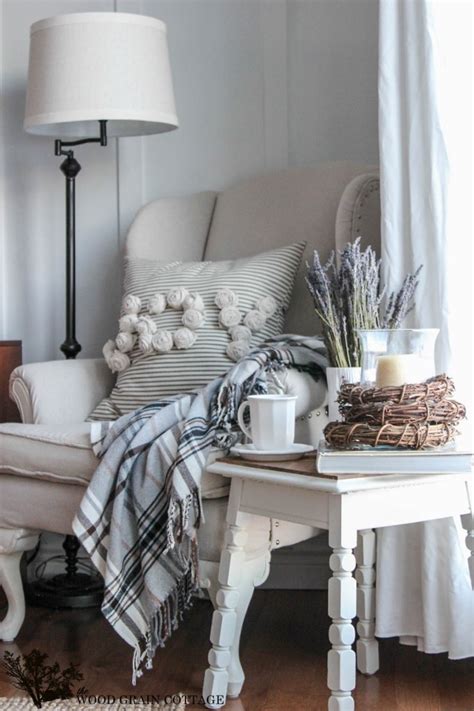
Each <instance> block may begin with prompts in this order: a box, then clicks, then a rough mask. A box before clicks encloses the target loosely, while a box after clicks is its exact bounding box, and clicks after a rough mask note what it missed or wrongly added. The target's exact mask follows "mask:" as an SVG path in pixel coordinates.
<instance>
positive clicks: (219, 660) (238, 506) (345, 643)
mask: <svg viewBox="0 0 474 711" xmlns="http://www.w3.org/2000/svg"><path fill="white" fill-rule="evenodd" d="M209 471H211V472H213V473H215V474H222V475H223V476H227V477H231V478H232V484H231V491H230V498H229V505H228V509H227V532H226V537H225V546H224V549H223V551H222V555H221V561H220V567H219V584H220V589H219V592H218V595H217V602H218V608H217V609H216V610H215V612H214V614H213V618H212V627H211V643H212V649H211V650H210V652H209V668H208V669H207V670H206V673H205V677H204V689H203V696H204V698H205V699H206V698H208V699H210V702H209V704H208V706H207V707H208V708H211V709H217V708H221V707H222V706H223V705H224V704H225V700H226V696H227V684H228V673H227V668H228V665H229V662H230V649H231V646H232V644H233V641H234V633H235V622H236V615H235V608H236V603H237V599H238V590H237V588H238V583H239V579H240V567H241V563H242V558H243V556H244V552H243V545H244V543H245V540H246V531H245V525H244V521H245V517H244V516H243V515H242V514H244V513H252V514H257V515H261V516H266V517H271V518H273V519H283V520H286V521H293V522H295V523H301V524H307V525H310V526H315V527H318V528H324V529H327V530H328V531H329V545H330V546H331V548H332V555H331V557H330V561H329V564H330V568H331V570H332V577H331V578H330V580H329V587H328V613H329V617H331V619H332V623H331V625H330V627H329V640H330V642H331V645H332V647H331V649H330V650H329V652H328V660H327V666H328V687H329V689H330V697H329V701H328V709H329V711H353V709H354V708H355V706H354V699H353V698H352V690H353V689H354V688H355V684H356V654H355V652H354V650H353V649H352V644H353V642H354V640H355V629H354V626H353V624H352V620H353V618H354V617H355V616H356V614H357V616H358V618H359V622H358V625H357V632H358V634H359V639H358V641H357V645H356V649H357V668H358V670H359V671H360V672H362V673H365V674H373V673H375V672H376V671H377V669H378V666H379V661H378V642H377V640H376V639H375V636H374V631H375V588H374V584H375V569H374V564H375V532H374V530H373V529H374V528H381V527H383V526H396V525H400V524H406V523H416V522H421V521H430V520H432V519H438V518H445V517H447V516H459V515H460V516H462V522H463V526H464V528H465V529H466V530H467V531H468V534H467V538H466V543H467V546H468V548H469V550H470V552H471V557H470V559H469V566H470V571H471V579H472V580H473V585H474V515H473V501H474V499H473V475H472V473H471V472H466V473H462V474H459V473H456V474H428V475H427V474H419V475H378V476H376V475H372V476H370V475H369V476H367V475H365V476H354V477H352V476H349V475H347V474H346V475H340V476H337V475H336V476H335V477H333V478H330V477H326V476H324V477H323V476H318V475H317V474H316V472H315V463H314V457H311V458H307V459H305V460H300V461H295V462H285V463H284V464H283V463H281V464H275V463H267V464H265V465H260V464H259V465H256V464H254V463H251V462H244V461H242V460H238V459H235V458H228V459H222V460H218V461H216V462H215V463H214V464H212V465H211V466H210V467H209ZM356 546H357V552H356V555H354V553H353V551H354V549H355V548H356ZM356 565H357V570H356V573H355V578H354V577H353V571H354V569H355V568H356ZM242 684H243V679H242ZM232 688H233V691H234V695H235V688H236V685H235V682H234V683H233V686H232Z"/></svg>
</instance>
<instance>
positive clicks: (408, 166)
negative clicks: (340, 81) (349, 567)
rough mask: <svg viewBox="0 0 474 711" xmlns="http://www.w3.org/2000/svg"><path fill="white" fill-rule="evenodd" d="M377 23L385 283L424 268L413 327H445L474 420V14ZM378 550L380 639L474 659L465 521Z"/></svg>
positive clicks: (383, 6)
mask: <svg viewBox="0 0 474 711" xmlns="http://www.w3.org/2000/svg"><path fill="white" fill-rule="evenodd" d="M379 13H380V15H379V147H380V166H381V186H382V258H383V262H384V276H385V280H386V282H387V284H388V286H389V288H396V287H397V286H399V285H400V283H401V281H402V279H403V277H404V275H405V274H406V272H408V271H414V270H415V269H416V267H417V266H418V265H419V264H423V265H424V268H423V272H422V279H421V283H420V287H419V291H418V294H417V299H416V301H417V305H416V309H415V311H414V313H413V315H412V323H413V325H415V326H418V327H423V326H424V327H438V328H440V336H439V338H438V344H437V367H438V371H439V372H443V371H444V372H447V373H448V374H450V375H452V377H453V378H454V379H455V382H456V385H457V396H458V398H459V399H460V400H462V401H463V402H465V403H466V405H467V407H468V412H470V413H471V420H473V421H474V414H473V413H472V404H473V403H474V399H473V397H472V387H473V380H472V370H473V348H472V338H473V291H472V281H473V261H472V255H473V250H472V241H473V231H472V227H473V219H472V216H473V213H472V203H473V194H472V190H473V186H472V121H473V115H472V88H473V87H472V80H473V72H472V4H471V1H470V0H457V1H456V0H450V1H447V0H380V4H379ZM470 427H472V425H471V426H470ZM470 434H471V433H470V431H469V429H467V430H466V431H465V437H464V440H463V445H464V446H470V444H471V442H472V440H471V437H470ZM378 541H379V545H378V564H377V567H378V576H377V579H378V584H377V634H378V635H379V636H381V637H388V636H397V635H398V636H400V638H401V641H403V642H407V643H412V644H416V645H417V646H418V648H419V649H420V650H422V651H426V652H446V651H447V652H448V653H449V656H450V657H451V658H461V657H469V656H474V593H473V592H472V588H471V581H470V578H469V572H468V567H467V560H466V556H467V549H466V548H465V546H464V534H463V532H462V531H461V528H460V522H459V521H458V520H454V519H443V520H441V521H434V522H430V523H425V524H415V525H411V526H401V527H391V528H385V529H380V530H379V532H378Z"/></svg>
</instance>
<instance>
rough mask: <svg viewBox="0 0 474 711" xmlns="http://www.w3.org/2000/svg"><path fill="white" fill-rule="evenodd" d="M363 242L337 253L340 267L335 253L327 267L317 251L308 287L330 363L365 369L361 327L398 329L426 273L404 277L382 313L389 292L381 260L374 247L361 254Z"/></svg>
mask: <svg viewBox="0 0 474 711" xmlns="http://www.w3.org/2000/svg"><path fill="white" fill-rule="evenodd" d="M360 242H361V238H360V237H358V238H357V239H356V240H355V242H353V243H349V244H347V245H346V246H345V247H344V249H343V250H342V251H340V252H338V254H339V260H338V261H339V264H337V263H336V253H335V252H332V253H331V256H330V258H329V260H328V261H327V262H326V264H325V265H324V266H322V265H321V261H320V258H319V254H318V253H317V251H315V252H314V255H313V263H312V264H311V265H310V264H307V268H308V273H307V276H306V283H307V285H308V288H309V291H310V293H311V295H312V297H313V301H314V308H315V311H316V314H317V315H318V317H319V319H320V320H321V323H322V330H323V338H324V342H325V344H326V349H327V352H328V358H329V362H330V363H331V365H332V366H335V367H340V368H348V367H354V366H359V365H360V361H361V355H360V344H359V339H358V336H357V330H358V329H360V328H397V327H398V326H399V324H400V323H401V322H402V320H403V319H404V318H405V316H406V315H407V313H409V311H411V310H412V308H413V306H414V304H413V297H414V294H415V291H416V288H417V286H418V278H417V277H418V275H419V273H420V269H421V267H420V268H419V269H417V271H416V272H415V274H413V275H412V274H408V275H407V276H406V277H405V280H404V282H403V284H402V287H401V289H400V290H399V291H398V292H396V293H395V292H393V293H392V294H391V295H390V297H389V299H388V304H387V308H386V310H385V313H384V314H382V306H381V304H382V300H383V298H384V294H385V290H384V289H382V287H381V277H380V269H381V260H378V259H377V257H376V254H375V251H374V250H373V249H372V247H367V249H365V250H362V249H361V246H360Z"/></svg>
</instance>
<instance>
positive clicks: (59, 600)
mask: <svg viewBox="0 0 474 711" xmlns="http://www.w3.org/2000/svg"><path fill="white" fill-rule="evenodd" d="M103 596H104V583H103V580H102V578H101V577H100V576H99V575H85V574H83V573H77V574H76V575H73V576H69V575H67V574H64V575H54V576H53V577H52V578H46V579H44V580H37V581H35V582H34V583H31V584H29V585H27V587H26V599H27V600H28V602H29V603H30V604H31V605H39V606H40V607H50V608H56V609H57V608H62V607H66V608H76V609H77V608H85V607H100V605H101V604H102V599H103Z"/></svg>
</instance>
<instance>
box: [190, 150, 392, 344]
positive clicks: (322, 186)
mask: <svg viewBox="0 0 474 711" xmlns="http://www.w3.org/2000/svg"><path fill="white" fill-rule="evenodd" d="M368 173H369V175H367V174H368ZM357 176H361V179H360V180H359V181H356V182H357V186H355V187H353V188H352V189H351V191H350V192H349V194H348V195H347V197H346V201H345V208H346V209H345V211H344V215H345V217H346V219H343V217H342V216H341V222H340V229H339V234H338V235H336V234H335V225H336V215H337V213H338V208H339V205H340V201H341V198H342V196H343V194H344V193H345V189H346V187H347V186H348V185H349V184H350V183H351V181H352V180H353V179H354V178H356V177H357ZM371 181H372V182H371ZM366 184H370V185H372V187H373V186H375V185H376V186H377V191H375V190H373V191H372V192H369V195H368V196H367V198H366V199H365V198H364V196H365V194H366V192H367V190H366V189H365V186H366ZM369 197H370V199H369ZM348 203H350V204H348ZM352 208H354V210H355V211H356V212H355V213H354V210H352ZM347 212H349V213H350V218H349V217H347ZM367 214H368V217H366V215H367ZM359 216H360V220H359V221H358V219H357V218H358V217H359ZM350 220H352V222H351V221H350ZM348 221H349V222H350V224H349V225H348ZM358 225H360V228H361V229H362V228H363V229H364V230H365V231H366V232H367V234H366V235H364V237H365V240H364V241H365V242H366V243H371V244H372V246H373V247H374V248H375V249H376V250H378V245H379V242H380V236H379V234H380V209H379V207H378V177H377V175H376V170H374V169H371V168H368V167H367V166H362V165H357V164H354V163H349V162H335V163H323V164H320V165H319V166H316V167H305V168H294V169H288V170H282V171H279V172H273V173H268V174H266V175H261V176H258V177H254V178H250V179H248V180H244V181H242V182H240V183H238V184H237V185H235V186H234V187H231V188H229V189H228V190H225V191H224V192H222V193H220V194H219V195H218V197H217V201H216V206H215V210H214V215H213V219H212V224H211V228H210V232H209V237H208V240H207V244H206V249H205V253H204V258H205V259H211V260H216V259H235V258H237V257H245V256H249V255H251V254H256V253H257V252H260V251H263V250H269V249H274V248H275V247H281V246H282V245H285V244H289V243H290V242H299V241H303V240H304V241H306V243H307V244H306V250H305V253H304V255H303V259H302V263H301V266H300V269H299V273H298V276H297V279H296V283H295V288H294V290H293V297H292V300H291V305H290V309H289V311H288V314H287V318H286V323H285V329H286V331H287V332H290V333H303V334H312V333H315V332H316V330H317V327H318V324H317V321H316V318H315V316H314V310H313V306H312V301H311V298H310V296H309V293H308V290H307V288H306V285H305V281H304V275H305V271H306V268H305V262H306V260H308V259H310V258H311V255H312V253H313V250H314V249H317V250H318V251H319V253H320V256H321V260H322V261H325V260H326V259H327V258H328V257H329V254H330V252H331V250H333V249H334V248H335V246H336V242H338V243H341V242H343V243H345V242H347V241H348V240H350V239H352V238H353V236H354V232H356V233H357V229H358ZM358 234H360V232H358ZM355 236H357V234H356V235H355ZM338 246H339V245H338Z"/></svg>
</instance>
